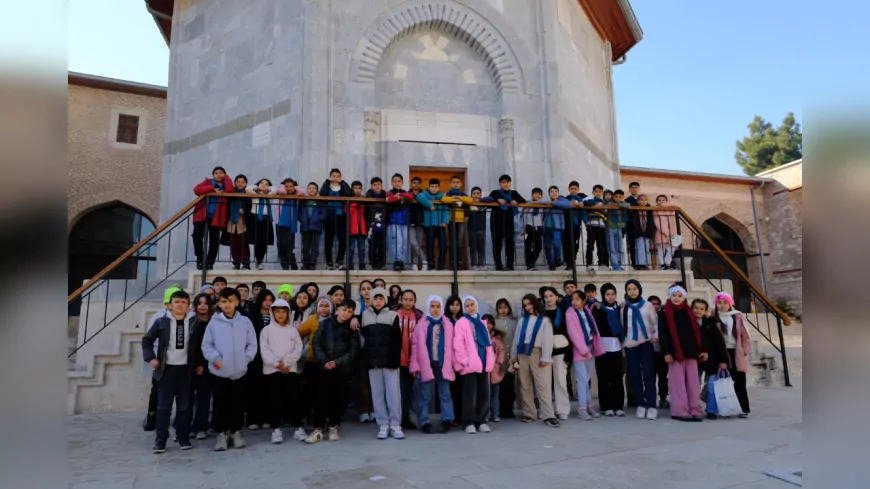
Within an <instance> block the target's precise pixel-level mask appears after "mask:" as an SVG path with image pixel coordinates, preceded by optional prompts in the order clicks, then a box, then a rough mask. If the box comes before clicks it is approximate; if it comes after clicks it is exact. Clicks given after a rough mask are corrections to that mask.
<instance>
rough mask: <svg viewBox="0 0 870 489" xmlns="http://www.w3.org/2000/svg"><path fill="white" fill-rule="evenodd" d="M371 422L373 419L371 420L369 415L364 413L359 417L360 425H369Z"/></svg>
mask: <svg viewBox="0 0 870 489" xmlns="http://www.w3.org/2000/svg"><path fill="white" fill-rule="evenodd" d="M369 421H371V419H370V418H369V413H362V414H360V415H359V422H360V423H368V422H369Z"/></svg>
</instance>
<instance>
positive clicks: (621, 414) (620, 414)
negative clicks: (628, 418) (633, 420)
mask: <svg viewBox="0 0 870 489" xmlns="http://www.w3.org/2000/svg"><path fill="white" fill-rule="evenodd" d="M616 416H617V417H618V418H624V417H625V411H623V410H622V409H617V410H616Z"/></svg>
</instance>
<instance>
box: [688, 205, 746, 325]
mask: <svg viewBox="0 0 870 489" xmlns="http://www.w3.org/2000/svg"><path fill="white" fill-rule="evenodd" d="M701 229H702V230H703V231H704V232H705V233H706V234H707V236H709V237H710V239H711V240H713V242H715V243H716V245H717V246H718V247H719V248H720V249H721V250H722V251H724V252H725V255H726V256H728V258H730V259H731V261H732V262H734V264H735V265H737V267H738V268H739V269H740V270H742V271H743V273H745V274H746V275H747V276H749V277H750V279H752V280H753V281H756V280H757V279H758V278H760V277H756V275H757V274H756V273H755V270H754V267H753V263H752V261H754V260H750V259H751V257H752V256H753V255H754V254H756V253H757V251H753V248H754V249H755V250H757V247H755V240H754V239H752V238H753V236H752V233H750V232H749V229H747V228H746V226H744V225H743V224H742V223H741V222H740V221H738V220H737V219H735V218H734V217H732V216H730V215H729V214H727V213H724V212H722V213H719V214H716V215H715V216H712V217H710V218H708V219H706V220H705V221H703V222H702V223H701ZM750 240H751V241H750ZM693 244H694V250H693V251H692V253H693V256H694V260H693V261H692V267H693V268H694V270H695V272H696V275H699V276H700V277H702V278H705V279H708V280H710V281H712V282H713V284H714V285H717V286H720V285H721V282H719V280H720V279H721V280H728V281H730V282H731V285H732V287H733V290H732V291H729V292H732V293H733V296H734V301H735V303H736V304H737V305H738V308H739V309H741V310H743V311H748V310H749V302H750V300H751V293H750V290H749V288H748V287H747V286H746V285H745V284H743V283H742V282H741V281H740V279H739V278H738V276H737V274H735V273H734V272H733V271H731V268H730V267H728V266H727V265H726V263H725V262H724V261H723V260H722V259H720V258H719V256H718V255H716V254H715V253H714V252H713V251H712V250H711V248H712V247H711V246H710V245H709V244H707V243H702V242H701V240H700V239H696V241H695V243H693ZM719 288H723V287H719Z"/></svg>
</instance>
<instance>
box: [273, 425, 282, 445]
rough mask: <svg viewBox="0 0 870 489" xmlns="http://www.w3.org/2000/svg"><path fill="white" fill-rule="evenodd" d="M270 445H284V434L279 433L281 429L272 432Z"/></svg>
mask: <svg viewBox="0 0 870 489" xmlns="http://www.w3.org/2000/svg"><path fill="white" fill-rule="evenodd" d="M272 443H274V444H275V445H277V444H279V443H284V432H283V431H281V428H275V429H274V430H272Z"/></svg>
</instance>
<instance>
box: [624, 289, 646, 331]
mask: <svg viewBox="0 0 870 489" xmlns="http://www.w3.org/2000/svg"><path fill="white" fill-rule="evenodd" d="M644 304H646V301H645V300H643V297H641V298H640V300H639V301H637V304H632V303H631V301H627V302H626V303H625V305H626V306H628V307H626V308H625V309H623V310H622V322H623V323H625V328H626V329H628V309H629V308H631V331H632V332H631V340H632V341H637V331H638V330H640V331H641V332H642V333H643V337H644V339H649V335H647V333H646V324H644V322H643V315H642V314H641V313H640V308H641V307H643V305H644Z"/></svg>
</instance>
